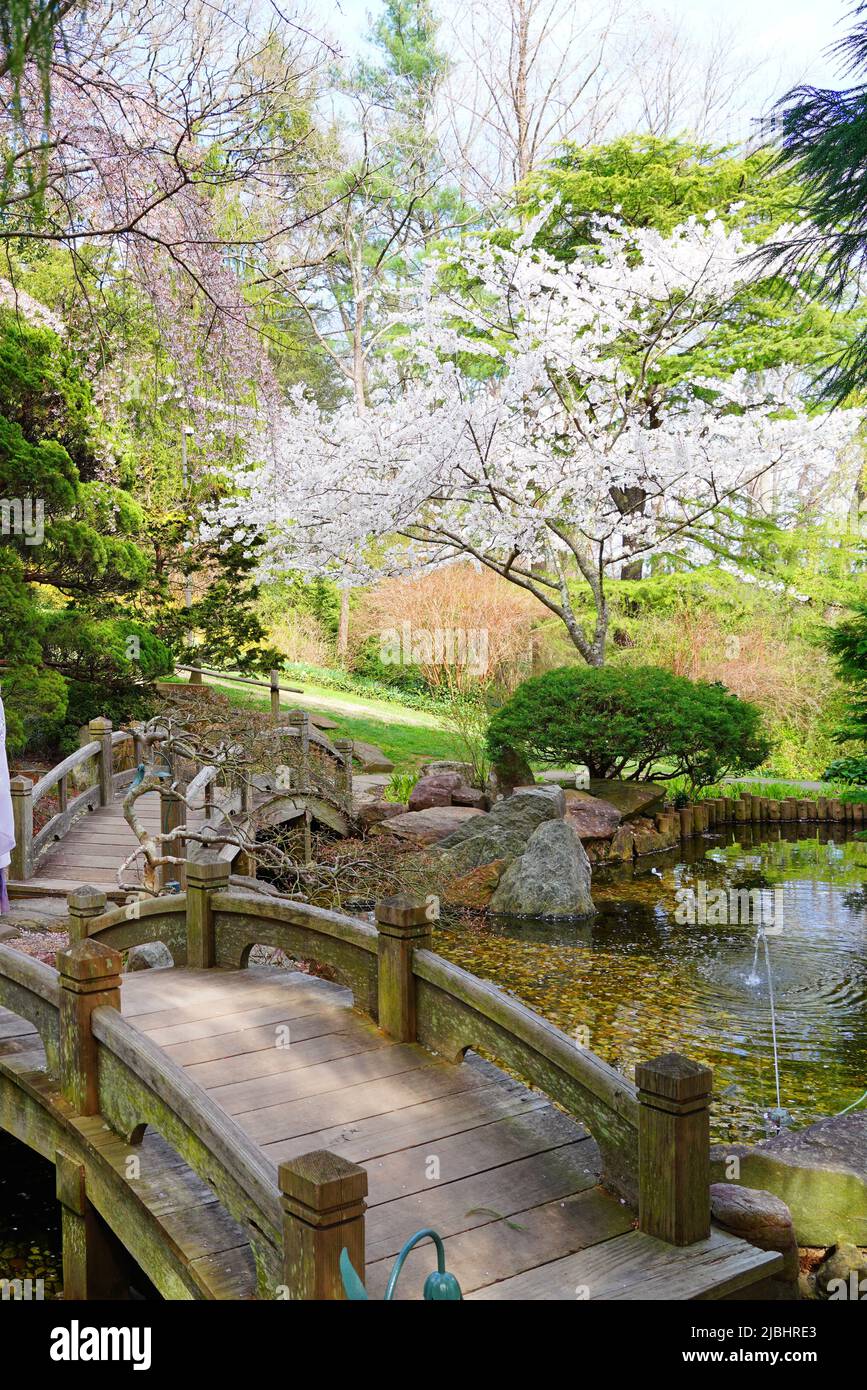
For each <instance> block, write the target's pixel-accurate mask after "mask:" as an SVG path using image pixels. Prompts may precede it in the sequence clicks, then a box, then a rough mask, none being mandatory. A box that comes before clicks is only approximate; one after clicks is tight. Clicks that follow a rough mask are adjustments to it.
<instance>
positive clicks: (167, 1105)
mask: <svg viewBox="0 0 867 1390" xmlns="http://www.w3.org/2000/svg"><path fill="white" fill-rule="evenodd" d="M91 1023H92V1029H93V1035H94V1037H95V1038H96V1039H97V1042H98V1043H99V1044H100V1046H99V1060H98V1071H99V1110H100V1114H101V1115H103V1116H104V1117H105V1119H106V1120H108V1122H109V1124H110V1125H111V1126H112V1128H113V1129H115V1130H117V1132H118V1133H119V1134H123V1135H125V1136H126V1137H127V1138H129V1139H130V1140H131V1141H134V1140H135V1139H136V1138H140V1137H141V1135H142V1134H143V1132H144V1129H145V1127H146V1126H147V1125H151V1126H152V1127H153V1128H154V1129H156V1130H158V1131H159V1133H160V1134H161V1135H162V1137H163V1138H164V1139H165V1140H167V1142H168V1143H169V1144H171V1145H172V1147H173V1148H174V1149H176V1150H177V1152H178V1153H179V1154H180V1156H181V1157H182V1158H183V1159H184V1160H185V1162H186V1163H188V1164H189V1166H190V1167H191V1168H192V1169H193V1171H194V1172H195V1173H197V1174H198V1176H199V1177H200V1178H201V1179H202V1181H203V1182H205V1183H207V1185H208V1186H209V1187H210V1188H211V1190H212V1192H213V1193H214V1195H215V1196H216V1197H217V1198H219V1200H220V1202H221V1203H222V1204H223V1206H224V1207H225V1208H226V1210H227V1211H228V1213H229V1215H230V1216H232V1217H233V1218H234V1220H235V1221H237V1222H238V1224H239V1226H241V1228H242V1229H243V1230H244V1232H245V1234H246V1235H247V1238H248V1240H249V1242H250V1246H251V1248H252V1250H253V1253H254V1256H255V1258H256V1264H257V1270H258V1276H259V1287H260V1290H261V1291H262V1292H263V1293H266V1295H267V1290H269V1289H270V1290H271V1291H273V1290H274V1288H276V1286H277V1284H279V1282H280V1273H279V1271H280V1245H281V1224H282V1213H281V1208H280V1198H279V1193H278V1189H277V1183H276V1177H277V1174H276V1169H275V1168H274V1166H273V1165H272V1164H271V1163H269V1162H268V1160H267V1159H266V1158H265V1156H264V1154H263V1153H262V1151H261V1149H260V1148H259V1147H258V1145H257V1144H255V1143H254V1142H253V1140H252V1139H250V1137H249V1136H248V1135H247V1134H246V1133H245V1132H244V1130H242V1129H241V1127H240V1125H239V1124H238V1123H237V1121H236V1120H234V1119H232V1117H231V1115H228V1114H227V1113H226V1111H225V1110H223V1109H221V1107H220V1106H218V1105H217V1104H215V1102H214V1101H212V1100H211V1098H210V1096H209V1095H208V1094H207V1092H206V1091H204V1090H203V1089H202V1087H201V1086H199V1085H197V1083H196V1082H195V1081H191V1080H190V1078H189V1076H188V1075H187V1073H186V1072H185V1071H184V1069H183V1067H179V1066H178V1065H177V1063H176V1062H173V1061H172V1059H171V1058H170V1057H167V1056H166V1054H165V1052H164V1051H163V1049H162V1048H161V1047H159V1045H158V1044H157V1043H155V1042H153V1041H152V1040H151V1039H150V1038H149V1037H147V1035H146V1034H144V1033H142V1032H140V1030H139V1029H138V1028H136V1027H135V1026H134V1025H133V1024H132V1023H130V1021H129V1020H128V1019H125V1018H124V1017H123V1015H122V1014H120V1013H119V1012H118V1011H117V1009H113V1008H106V1007H101V1008H97V1009H94V1011H93V1014H92V1016H91ZM272 1296H273V1292H272Z"/></svg>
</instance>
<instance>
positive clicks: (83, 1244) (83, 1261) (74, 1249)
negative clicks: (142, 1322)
mask: <svg viewBox="0 0 867 1390" xmlns="http://www.w3.org/2000/svg"><path fill="white" fill-rule="evenodd" d="M54 1169H55V1175H56V1182H57V1200H58V1202H59V1203H60V1218H61V1222H60V1229H61V1237H62V1241H63V1297H64V1299H67V1300H69V1299H71V1300H73V1301H76V1302H81V1301H84V1300H88V1299H99V1300H103V1299H110V1300H112V1301H115V1300H118V1299H125V1298H129V1279H128V1277H127V1275H126V1273H125V1271H124V1267H123V1260H122V1258H121V1257H120V1250H121V1247H120V1244H119V1242H118V1240H117V1238H116V1237H114V1236H113V1235H112V1234H111V1232H110V1231H109V1230H108V1228H107V1227H106V1226H103V1225H102V1223H101V1222H100V1220H99V1217H98V1216H97V1213H96V1212H95V1210H94V1208H93V1207H92V1205H91V1203H90V1201H89V1200H88V1196H87V1190H86V1170H85V1167H84V1164H83V1163H78V1162H76V1160H75V1159H74V1158H72V1157H71V1156H70V1155H69V1154H66V1153H64V1152H63V1150H62V1149H58V1150H57V1151H56V1153H55V1158H54Z"/></svg>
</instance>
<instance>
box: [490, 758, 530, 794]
mask: <svg viewBox="0 0 867 1390" xmlns="http://www.w3.org/2000/svg"><path fill="white" fill-rule="evenodd" d="M492 776H493V779H494V783H495V786H496V789H497V791H498V792H499V793H500V795H501V796H508V795H509V792H511V791H512V790H513V789H514V788H515V787H520V786H526V785H527V784H528V783H531V782H532V781H533V780H534V779H533V769H532V768H531V767H530V764H529V763H528V762H527V759H526V756H525V755H524V754H523V753H522V752H520V751H519V750H518V749H517V748H508V749H506V751H505V752H504V753H503V754H502V756H501V757H500V758H499V759H498V760H497V763H496V766H495V767H494V770H493V773H492Z"/></svg>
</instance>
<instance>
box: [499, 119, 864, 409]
mask: <svg viewBox="0 0 867 1390" xmlns="http://www.w3.org/2000/svg"><path fill="white" fill-rule="evenodd" d="M518 196H519V200H520V201H521V204H522V210H524V211H526V214H527V215H528V216H529V215H532V214H533V213H534V212H537V211H538V210H539V209H541V208H543V207H545V206H547V205H548V204H549V203H551V201H552V199H556V200H557V201H556V206H555V208H554V209H553V211H552V214H551V216H550V218H549V219H548V221H547V222H546V223H545V225H544V226H543V227H542V228H541V229H540V231H539V233H538V235H537V243H538V244H539V245H540V246H543V247H544V248H545V249H546V250H548V251H550V253H551V254H552V255H554V256H556V257H558V258H559V259H564V260H571V259H573V258H574V257H575V256H576V255H577V254H579V253H580V252H582V251H584V252H586V249H587V248H588V247H590V246H592V244H593V234H592V229H593V216H594V215H602V216H606V217H608V216H612V215H613V216H616V217H618V218H619V219H620V220H622V221H623V222H624V223H625V225H626V226H627V227H639V228H641V227H644V228H647V227H653V228H655V229H657V230H658V231H660V232H661V233H662V234H663V235H668V234H670V232H671V231H672V229H673V228H674V227H675V226H676V225H677V224H678V223H680V222H683V221H686V220H687V218H689V217H705V216H707V215H710V214H715V215H716V216H717V217H719V219H720V220H721V221H722V222H723V223H724V224H725V225H726V227H727V228H730V229H737V230H740V231H742V232H743V234H744V235H745V237H746V238H747V239H748V240H750V241H755V242H756V243H757V246H758V245H761V244H762V243H765V242H767V241H768V239H769V238H772V237H773V235H774V233H775V232H776V231H777V230H778V229H779V227H780V226H781V224H783V223H784V222H786V221H787V220H788V219H790V218H791V215H792V209H793V207H795V206H797V203H798V201H799V198H800V196H801V195H800V190H799V188H798V187H797V185H796V184H795V181H794V177H793V175H792V173H791V172H788V171H785V170H780V169H777V168H775V166H774V164H773V161H772V158H771V156H770V155H769V153H768V152H767V151H756V152H754V153H753V154H749V155H741V154H739V153H736V152H735V151H734V150H732V149H730V148H726V147H724V146H714V145H708V144H705V143H699V142H695V141H693V140H689V139H686V138H684V137H682V136H677V137H665V138H659V137H656V136H649V135H630V136H624V137H622V138H620V139H617V140H613V141H611V142H609V143H608V144H605V145H597V146H593V147H591V148H589V149H583V148H581V147H579V146H575V145H569V146H567V148H566V150H565V151H564V152H563V154H562V155H560V157H559V158H557V159H555V160H554V161H552V163H551V164H550V165H549V166H547V167H546V168H544V169H542V170H540V171H538V172H537V173H535V174H533V175H532V176H531V177H530V179H529V180H527V182H526V183H525V185H524V186H523V187H522V188H520V189H519V190H518ZM805 288H806V286H805ZM782 289H783V287H782V286H781V285H780V284H779V283H778V282H777V281H775V280H773V279H769V278H767V277H765V278H764V279H763V278H762V276H761V275H760V274H759V273H758V269H757V276H756V281H755V283H754V284H753V285H751V286H749V287H747V288H745V289H743V290H741V291H740V292H739V293H738V295H737V296H736V298H735V300H734V301H733V303H732V304H731V305H729V306H728V308H727V311H726V313H725V314H724V315H722V316H721V317H720V322H719V323H718V324H717V325H716V327H715V328H714V329H713V331H712V332H710V333H708V334H706V335H705V336H704V338H703V339H702V341H701V342H700V343H697V344H696V345H695V346H694V347H691V348H689V349H687V350H686V351H683V352H679V353H678V354H677V355H676V356H675V357H673V358H672V359H671V360H670V361H669V362H668V363H666V364H664V365H663V367H662V369H661V371H660V372H659V373H658V374H656V376H657V378H658V380H654V381H651V382H650V383H649V385H650V386H651V388H652V387H653V386H654V385H657V384H660V385H664V384H669V385H670V384H672V383H674V382H676V381H678V380H685V379H688V378H694V377H695V376H698V375H709V376H714V375H720V376H726V375H728V374H729V373H731V372H732V371H737V370H739V369H744V370H747V371H762V370H767V369H769V368H772V367H775V366H779V365H780V364H782V363H797V364H800V365H803V366H805V367H809V368H817V369H818V368H819V366H820V364H824V363H825V362H826V360H827V358H828V356H829V355H834V354H837V353H839V352H840V351H842V350H845V349H846V348H847V346H849V345H851V344H853V343H856V342H858V341H859V340H861V339H862V338H863V333H864V312H863V310H862V309H848V310H847V312H840V313H834V312H832V311H831V310H829V309H828V308H826V307H823V306H822V305H821V304H820V303H817V302H816V300H815V299H814V298H813V297H812V296H810V295H809V294H805V295H798V296H789V297H786V295H785V294H783V293H782V292H781V290H782Z"/></svg>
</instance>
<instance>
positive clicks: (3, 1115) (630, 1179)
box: [0, 854, 782, 1300]
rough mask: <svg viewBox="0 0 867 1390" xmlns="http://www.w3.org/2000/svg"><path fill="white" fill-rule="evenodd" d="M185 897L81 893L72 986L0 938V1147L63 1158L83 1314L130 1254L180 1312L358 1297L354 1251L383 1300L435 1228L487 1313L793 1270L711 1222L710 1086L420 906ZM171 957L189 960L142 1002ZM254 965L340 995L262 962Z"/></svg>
mask: <svg viewBox="0 0 867 1390" xmlns="http://www.w3.org/2000/svg"><path fill="white" fill-rule="evenodd" d="M186 877H187V889H186V892H183V893H179V894H172V895H169V896H166V897H159V898H155V899H153V900H151V901H148V902H135V903H128V904H125V905H123V906H119V907H114V908H108V906H107V903H106V900H105V895H104V894H103V893H102V892H101V891H99V890H97V889H94V888H84V889H78V890H77V891H75V892H74V893H72V894H71V895H70V898H69V914H70V939H71V943H72V944H71V945H70V947H69V949H68V950H65V951H62V952H59V953H58V957H57V965H58V969H57V970H54V969H52V968H50V967H49V966H46V965H43V964H41V963H40V962H38V961H35V960H32V959H30V958H28V957H25V956H23V955H21V954H20V953H18V952H16V951H14V950H11V949H9V948H7V947H2V946H0V1005H2V1006H3V1008H2V1009H0V1127H2V1128H4V1129H6V1130H7V1131H8V1132H10V1133H11V1134H13V1135H15V1136H16V1137H17V1138H18V1139H20V1140H21V1141H22V1142H23V1143H25V1144H28V1145H29V1146H30V1147H31V1148H33V1149H35V1150H36V1151H37V1152H39V1153H41V1154H42V1155H43V1156H44V1157H45V1158H48V1159H49V1160H50V1161H51V1162H53V1163H54V1164H55V1167H56V1171H57V1192H58V1199H59V1201H60V1204H61V1209H62V1214H63V1240H64V1252H63V1260H64V1287H65V1291H66V1296H67V1297H89V1298H93V1297H106V1296H108V1297H111V1296H123V1293H124V1290H125V1288H126V1287H127V1282H126V1276H125V1275H124V1272H123V1259H124V1258H125V1257H131V1258H132V1259H133V1260H135V1262H136V1263H137V1265H138V1266H139V1267H140V1268H141V1269H142V1270H143V1271H144V1272H145V1274H146V1275H147V1276H148V1277H149V1279H150V1280H151V1281H152V1282H153V1284H154V1285H155V1286H156V1288H157V1290H158V1291H159V1293H160V1294H161V1295H162V1296H163V1297H166V1298H185V1299H190V1298H193V1299H195V1298H264V1299H290V1300H297V1299H309V1298H326V1299H328V1298H340V1297H342V1295H343V1289H342V1283H341V1280H340V1275H339V1271H338V1258H339V1255H340V1252H341V1250H343V1249H344V1248H345V1249H346V1250H347V1251H348V1253H349V1255H350V1258H351V1260H352V1263H353V1265H354V1266H355V1268H356V1269H357V1270H358V1271H359V1272H360V1273H362V1274H363V1276H364V1279H365V1282H366V1285H367V1288H368V1291H369V1293H370V1295H371V1296H372V1297H381V1296H382V1293H383V1290H384V1288H385V1284H386V1281H387V1277H388V1273H389V1271H390V1269H391V1266H392V1263H393V1259H394V1256H395V1254H396V1253H397V1251H398V1250H399V1249H400V1248H401V1246H402V1245H403V1243H404V1242H405V1241H406V1240H407V1238H408V1237H410V1236H411V1235H412V1234H413V1233H414V1232H415V1231H417V1230H418V1229H419V1228H420V1227H428V1226H432V1227H434V1228H435V1229H436V1230H438V1231H439V1232H440V1234H441V1235H442V1236H443V1237H444V1239H445V1250H446V1260H447V1264H448V1267H449V1269H450V1270H452V1272H453V1273H454V1274H455V1275H456V1276H457V1278H458V1280H459V1281H460V1283H461V1286H462V1288H463V1291H464V1295H465V1297H467V1298H470V1299H473V1298H480V1299H492V1298H493V1299H526V1298H529V1299H570V1300H574V1299H576V1298H579V1299H581V1298H590V1299H600V1298H605V1299H610V1298H615V1299H647V1298H660V1299H683V1298H700V1299H703V1298H720V1297H726V1296H730V1295H732V1294H737V1293H739V1292H740V1291H741V1290H743V1289H745V1288H750V1289H753V1288H755V1286H757V1285H760V1284H761V1283H762V1281H763V1280H765V1279H766V1278H767V1277H768V1276H769V1275H773V1274H774V1273H775V1272H776V1271H777V1270H778V1269H779V1268H780V1266H781V1263H782V1261H781V1257H780V1256H779V1255H776V1254H773V1253H768V1252H764V1251H760V1250H757V1249H755V1248H754V1247H752V1246H750V1245H748V1244H746V1243H745V1242H743V1241H741V1240H739V1239H737V1238H735V1237H734V1236H731V1235H729V1234H727V1233H725V1232H723V1231H721V1230H717V1229H714V1228H712V1227H711V1223H710V1218H709V1205H710V1204H709V1183H710V1160H709V1140H708V1106H709V1102H710V1091H711V1080H712V1078H711V1074H710V1072H709V1071H708V1070H707V1068H705V1067H702V1066H699V1065H697V1064H694V1063H692V1062H689V1061H687V1060H686V1059H684V1058H682V1057H678V1056H675V1055H670V1056H667V1057H663V1058H658V1059H656V1060H654V1061H651V1062H648V1063H647V1064H645V1065H643V1066H641V1067H639V1068H638V1070H637V1083H638V1084H637V1087H636V1086H635V1085H633V1083H632V1082H630V1081H629V1080H628V1079H627V1078H626V1077H624V1076H622V1075H620V1074H619V1073H617V1072H616V1071H614V1070H613V1068H611V1067H609V1066H608V1065H607V1064H606V1063H605V1062H603V1061H602V1060H601V1059H600V1058H598V1057H596V1056H595V1055H594V1054H593V1053H592V1052H589V1051H587V1050H586V1049H583V1048H581V1047H578V1046H576V1044H575V1043H574V1042H573V1041H572V1040H571V1039H570V1038H568V1037H566V1036H565V1035H564V1034H563V1033H561V1032H560V1031H559V1030H558V1029H557V1028H555V1027H554V1026H553V1025H552V1024H550V1023H548V1022H547V1021H546V1020H544V1019H542V1018H540V1017H539V1016H538V1015H537V1014H535V1013H534V1012H533V1011H532V1010H531V1009H529V1008H527V1007H525V1006H524V1005H522V1004H520V1003H519V1002H518V1001H516V1000H515V999H513V998H511V997H510V996H508V995H506V994H504V993H502V992H501V991H500V990H498V989H497V988H495V987H494V986H493V985H490V984H488V983H487V982H484V981H481V980H479V979H477V978H475V977H474V976H473V975H471V974H469V973H468V972H466V971H464V970H462V969H460V968H459V967H457V966H455V965H453V964H451V963H450V962H449V961H447V960H445V959H443V958H442V957H441V956H439V955H438V954H437V953H436V951H435V950H434V945H435V934H434V928H433V924H432V923H431V921H430V920H429V917H428V910H427V909H426V908H425V906H423V905H420V904H416V903H412V902H407V901H405V900H403V899H387V900H385V901H384V902H382V903H380V904H379V906H378V908H377V913H376V922H375V925H374V924H372V923H368V922H364V921H361V920H358V919H356V918H353V917H348V916H344V915H342V914H340V913H335V912H329V911H325V910H323V909H317V908H313V907H309V906H306V905H304V904H300V903H296V902H291V901H289V900H281V899H277V898H272V897H267V896H263V895H260V894H258V893H253V892H249V893H244V892H239V891H237V890H235V889H230V888H229V886H228V865H227V864H226V862H225V861H224V860H221V859H220V858H219V857H218V856H216V855H213V854H211V855H209V856H205V857H202V858H200V859H198V860H195V859H191V860H190V861H189V862H188V864H187V875H186ZM147 941H162V942H164V943H165V944H166V946H167V947H168V948H169V950H170V952H171V954H172V957H173V959H174V961H175V968H174V969H171V970H161V971H158V972H153V973H148V974H143V975H141V976H124V977H123V983H122V984H121V973H120V972H121V967H122V955H121V953H122V952H123V951H125V950H127V949H128V948H130V947H132V946H134V945H137V944H140V943H142V942H147ZM256 945H265V946H273V947H279V948H281V949H282V950H283V951H284V952H285V953H286V954H287V955H288V956H289V957H291V958H292V959H293V960H296V961H299V962H308V963H309V964H310V966H311V967H312V969H313V970H315V971H317V972H319V974H326V975H327V976H329V979H328V980H327V981H326V980H324V979H321V978H317V977H316V976H315V975H305V974H301V973H298V972H291V971H288V970H280V969H277V968H274V967H267V968H261V967H253V968H247V967H248V961H249V957H250V953H251V951H252V949H253V947H254V946H256ZM470 1049H472V1050H473V1052H472V1053H471V1054H470V1055H469V1056H467V1053H468V1050H470ZM479 1051H480V1052H482V1053H484V1054H485V1055H486V1056H487V1057H489V1058H492V1059H496V1060H497V1061H498V1062H500V1063H502V1064H503V1065H504V1066H506V1067H507V1068H508V1073H509V1074H508V1075H507V1074H506V1073H504V1072H503V1071H501V1070H499V1069H498V1067H496V1066H495V1065H493V1063H492V1062H491V1061H484V1060H482V1058H481V1056H479V1055H477V1052H479ZM516 1077H521V1078H523V1081H526V1082H527V1083H528V1085H529V1087H532V1088H533V1089H529V1088H528V1086H527V1085H524V1084H522V1082H520V1081H518V1080H516V1079H513V1078H516ZM432 1263H433V1261H432V1258H431V1255H430V1253H429V1247H428V1248H424V1247H422V1248H421V1249H418V1250H416V1251H415V1252H413V1254H412V1255H411V1256H410V1259H409V1261H408V1266H407V1269H406V1272H405V1275H404V1278H403V1281H402V1284H401V1294H402V1296H409V1297H413V1296H415V1297H417V1296H419V1293H420V1289H421V1277H422V1275H423V1274H424V1273H426V1272H427V1271H429V1270H430V1268H431V1266H432Z"/></svg>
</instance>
